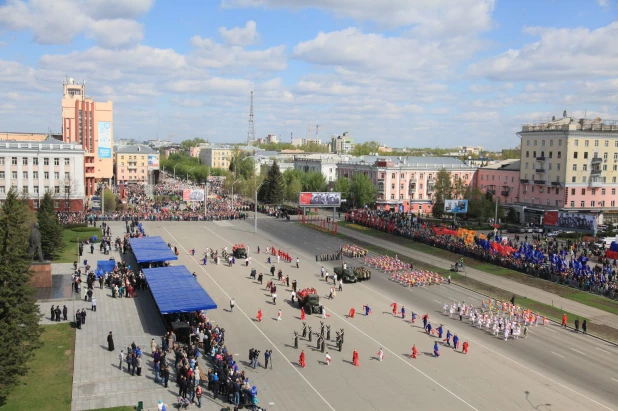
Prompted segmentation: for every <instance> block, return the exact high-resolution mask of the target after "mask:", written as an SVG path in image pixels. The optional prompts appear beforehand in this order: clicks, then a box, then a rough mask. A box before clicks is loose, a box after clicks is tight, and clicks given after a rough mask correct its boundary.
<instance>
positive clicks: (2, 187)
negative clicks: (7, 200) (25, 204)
mask: <svg viewBox="0 0 618 411" xmlns="http://www.w3.org/2000/svg"><path fill="white" fill-rule="evenodd" d="M0 194H5V191H4V186H0Z"/></svg>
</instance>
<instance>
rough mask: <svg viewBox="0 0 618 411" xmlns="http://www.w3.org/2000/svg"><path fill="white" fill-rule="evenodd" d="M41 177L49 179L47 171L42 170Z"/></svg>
mask: <svg viewBox="0 0 618 411" xmlns="http://www.w3.org/2000/svg"><path fill="white" fill-rule="evenodd" d="M43 178H44V179H45V180H49V171H44V172H43Z"/></svg>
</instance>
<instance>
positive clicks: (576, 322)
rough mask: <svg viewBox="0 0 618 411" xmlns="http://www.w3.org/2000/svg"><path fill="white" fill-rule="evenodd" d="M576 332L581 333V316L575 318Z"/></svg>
mask: <svg viewBox="0 0 618 411" xmlns="http://www.w3.org/2000/svg"><path fill="white" fill-rule="evenodd" d="M575 332H576V333H579V318H576V319H575Z"/></svg>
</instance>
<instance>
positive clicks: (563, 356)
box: [550, 351, 566, 358]
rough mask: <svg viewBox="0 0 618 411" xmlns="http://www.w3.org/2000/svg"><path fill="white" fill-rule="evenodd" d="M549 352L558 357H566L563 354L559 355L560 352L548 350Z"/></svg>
mask: <svg viewBox="0 0 618 411" xmlns="http://www.w3.org/2000/svg"><path fill="white" fill-rule="evenodd" d="M550 352H551V353H552V354H554V355H557V356H558V357H562V358H566V357H565V356H564V355H560V354H558V353H555V352H553V351H550Z"/></svg>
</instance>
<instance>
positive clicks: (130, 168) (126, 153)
mask: <svg viewBox="0 0 618 411" xmlns="http://www.w3.org/2000/svg"><path fill="white" fill-rule="evenodd" d="M114 165H115V176H116V181H117V182H118V183H119V184H120V183H124V184H131V183H146V182H148V181H149V175H150V173H151V172H152V171H155V170H158V169H159V153H158V152H157V151H155V150H153V149H151V148H150V147H147V146H143V145H136V146H126V147H121V148H117V149H116V151H115V152H114Z"/></svg>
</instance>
